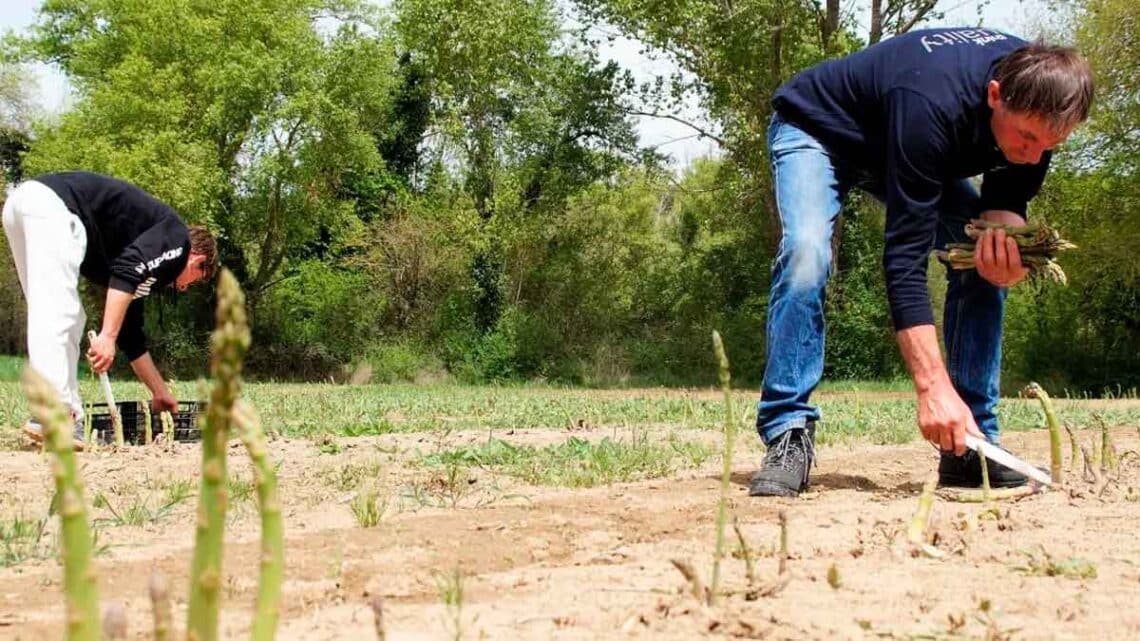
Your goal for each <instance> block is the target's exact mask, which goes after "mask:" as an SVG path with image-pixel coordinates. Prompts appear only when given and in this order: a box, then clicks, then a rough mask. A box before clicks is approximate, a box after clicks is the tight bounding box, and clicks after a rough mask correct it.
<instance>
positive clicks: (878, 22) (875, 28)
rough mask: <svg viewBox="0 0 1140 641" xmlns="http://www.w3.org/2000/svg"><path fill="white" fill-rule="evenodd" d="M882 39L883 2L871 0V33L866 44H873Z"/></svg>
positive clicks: (881, 0)
mask: <svg viewBox="0 0 1140 641" xmlns="http://www.w3.org/2000/svg"><path fill="white" fill-rule="evenodd" d="M882 39H883V0H871V33H870V34H869V35H868V37H867V44H872V45H873V44H875V43H876V42H878V41H880V40H882Z"/></svg>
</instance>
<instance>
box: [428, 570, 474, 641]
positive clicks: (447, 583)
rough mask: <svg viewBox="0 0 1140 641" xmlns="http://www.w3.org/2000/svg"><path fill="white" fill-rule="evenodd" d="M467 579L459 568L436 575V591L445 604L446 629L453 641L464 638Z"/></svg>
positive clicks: (444, 621)
mask: <svg viewBox="0 0 1140 641" xmlns="http://www.w3.org/2000/svg"><path fill="white" fill-rule="evenodd" d="M466 581H467V578H466V577H465V576H464V574H463V571H462V570H460V569H459V568H458V567H456V568H454V569H452V570H451V571H450V572H447V573H437V574H436V575H435V585H436V589H437V590H438V591H439V600H440V602H442V603H443V609H444V620H443V624H444V627H445V628H446V629H447V634H448V636H449V637H450V638H451V639H453V641H460V640H461V639H462V638H463V630H464V621H463V598H464V584H465V583H466Z"/></svg>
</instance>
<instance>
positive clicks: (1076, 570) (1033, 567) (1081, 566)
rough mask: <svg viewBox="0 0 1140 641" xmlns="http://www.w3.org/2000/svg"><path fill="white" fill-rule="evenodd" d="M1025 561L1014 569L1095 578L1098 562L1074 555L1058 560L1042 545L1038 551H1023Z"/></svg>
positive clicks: (1033, 574) (1072, 577)
mask: <svg viewBox="0 0 1140 641" xmlns="http://www.w3.org/2000/svg"><path fill="white" fill-rule="evenodd" d="M1022 554H1023V555H1024V556H1025V563H1024V564H1021V565H1017V566H1014V568H1013V569H1014V570H1015V571H1017V572H1020V573H1022V574H1025V575H1028V576H1059V577H1064V578H1066V579H1082V580H1083V579H1095V578H1096V576H1097V571H1096V564H1095V563H1093V562H1092V561H1089V560H1088V559H1084V558H1081V557H1077V556H1073V557H1069V558H1067V559H1061V560H1058V559H1056V558H1054V557H1053V555H1052V554H1050V553H1049V551H1048V550H1046V549H1045V548H1044V546H1042V547H1041V548H1039V549H1038V550H1036V551H1022Z"/></svg>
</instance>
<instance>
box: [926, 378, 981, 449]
mask: <svg viewBox="0 0 1140 641" xmlns="http://www.w3.org/2000/svg"><path fill="white" fill-rule="evenodd" d="M918 427H919V429H921V430H922V435H923V437H925V438H926V440H928V441H930V442H931V443H934V444H935V445H937V446H938V448H939V449H940V450H942V451H943V452H954V454H956V455H958V456H961V455H962V454H963V453H965V451H966V434H967V433H970V434H973V435H974V436H977V437H978V438H983V437H982V433H981V431H980V430H978V424H977V423H976V422H975V421H974V415H973V414H972V413H971V412H970V408H969V407H967V406H966V404H965V403H963V402H962V399H961V397H959V396H958V392H957V391H955V390H954V387H953V386H951V385H949V384H948V383H947V384H944V385H938V386H935V387H932V388H930V389H929V390H926V391H924V392H920V393H919V395H918Z"/></svg>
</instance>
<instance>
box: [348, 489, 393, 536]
mask: <svg viewBox="0 0 1140 641" xmlns="http://www.w3.org/2000/svg"><path fill="white" fill-rule="evenodd" d="M351 508H352V515H353V516H355V517H356V523H357V525H359V526H360V527H365V528H369V527H376V526H377V525H379V524H380V521H381V519H383V518H384V513H385V512H387V511H388V497H387V496H384V497H383V498H381V496H380V493H379V492H377V491H376V490H374V489H367V490H363V491H361V492H359V493H358V494H357V495H356V497H355V498H354V499H352V505H351Z"/></svg>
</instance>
